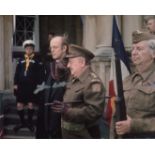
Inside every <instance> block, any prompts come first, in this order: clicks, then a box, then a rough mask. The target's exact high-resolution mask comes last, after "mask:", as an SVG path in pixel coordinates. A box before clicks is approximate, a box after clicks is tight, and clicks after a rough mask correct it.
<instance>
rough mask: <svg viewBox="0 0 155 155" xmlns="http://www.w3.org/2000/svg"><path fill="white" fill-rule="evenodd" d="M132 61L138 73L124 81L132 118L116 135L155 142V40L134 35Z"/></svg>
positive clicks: (142, 34) (143, 34) (138, 33)
mask: <svg viewBox="0 0 155 155" xmlns="http://www.w3.org/2000/svg"><path fill="white" fill-rule="evenodd" d="M131 58H132V61H133V64H134V65H135V67H136V72H135V73H134V74H132V75H130V76H129V77H127V79H126V80H125V81H124V96H125V101H126V106H127V115H128V117H127V120H125V121H120V122H117V123H116V132H117V134H118V135H124V134H126V137H127V138H155V36H154V35H152V34H150V33H146V32H142V31H138V30H137V31H135V32H133V46H132V53H131Z"/></svg>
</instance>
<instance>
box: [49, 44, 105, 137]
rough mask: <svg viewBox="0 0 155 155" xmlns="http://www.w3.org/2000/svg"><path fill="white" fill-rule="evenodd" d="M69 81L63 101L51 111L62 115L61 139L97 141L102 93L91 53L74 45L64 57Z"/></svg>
mask: <svg viewBox="0 0 155 155" xmlns="http://www.w3.org/2000/svg"><path fill="white" fill-rule="evenodd" d="M66 57H67V58H68V59H69V60H68V65H67V66H68V68H69V69H70V72H71V78H70V81H69V82H68V84H67V86H66V91H65V94H64V98H63V103H62V102H55V104H54V105H53V107H52V108H53V110H54V111H57V112H62V124H61V126H62V136H63V138H65V139H70V138H73V139H78V138H80V139H82V138H83V139H86V138H100V132H99V124H98V123H99V119H100V118H101V116H102V112H103V107H104V96H105V90H104V86H103V84H102V82H101V80H100V78H99V77H98V76H97V75H96V74H95V73H94V72H93V71H92V70H91V68H90V60H91V59H92V58H93V57H94V54H93V53H91V52H90V51H89V50H87V49H84V48H82V47H80V46H77V45H70V48H69V54H68V55H67V56H66Z"/></svg>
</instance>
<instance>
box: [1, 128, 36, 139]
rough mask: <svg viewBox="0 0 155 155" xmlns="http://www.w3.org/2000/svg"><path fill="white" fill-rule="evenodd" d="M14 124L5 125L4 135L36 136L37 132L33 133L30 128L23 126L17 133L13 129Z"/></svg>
mask: <svg viewBox="0 0 155 155" xmlns="http://www.w3.org/2000/svg"><path fill="white" fill-rule="evenodd" d="M13 128H14V125H7V126H5V127H4V135H6V136H24V137H25V136H29V137H35V133H32V132H31V131H30V130H29V129H28V128H21V129H20V130H19V131H18V132H17V133H15V132H14V130H13Z"/></svg>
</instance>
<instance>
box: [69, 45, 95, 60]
mask: <svg viewBox="0 0 155 155" xmlns="http://www.w3.org/2000/svg"><path fill="white" fill-rule="evenodd" d="M78 56H81V57H85V58H86V59H88V60H91V59H93V58H94V54H93V53H92V52H90V51H89V50H87V49H85V48H83V47H80V46H78V45H74V44H71V45H70V46H69V54H68V55H66V57H67V58H73V57H78Z"/></svg>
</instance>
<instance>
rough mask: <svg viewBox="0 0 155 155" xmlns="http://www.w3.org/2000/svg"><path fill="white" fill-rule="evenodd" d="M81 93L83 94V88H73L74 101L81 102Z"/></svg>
mask: <svg viewBox="0 0 155 155" xmlns="http://www.w3.org/2000/svg"><path fill="white" fill-rule="evenodd" d="M83 92H84V87H79V88H75V90H74V98H75V100H78V101H83Z"/></svg>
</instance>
